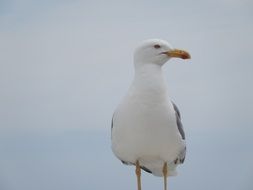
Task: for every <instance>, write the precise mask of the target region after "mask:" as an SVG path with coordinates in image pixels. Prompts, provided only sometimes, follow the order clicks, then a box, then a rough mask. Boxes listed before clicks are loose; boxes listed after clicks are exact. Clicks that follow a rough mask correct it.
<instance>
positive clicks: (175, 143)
mask: <svg viewBox="0 0 253 190" xmlns="http://www.w3.org/2000/svg"><path fill="white" fill-rule="evenodd" d="M125 105H127V106H124V104H123V105H121V106H120V109H118V111H117V112H116V113H115V116H114V121H113V130H112V150H113V152H114V154H115V155H116V156H117V157H118V158H119V159H121V160H123V161H126V162H130V163H135V162H136V161H137V160H139V161H140V164H141V165H142V166H145V167H147V168H148V169H149V170H151V171H152V172H153V173H154V174H156V175H160V174H161V171H162V167H163V164H164V162H167V163H168V164H170V163H173V161H174V160H175V159H176V158H177V156H178V154H179V152H180V151H181V150H182V149H183V147H184V146H185V142H184V141H183V140H182V138H181V136H180V134H179V132H178V129H177V125H176V117H175V112H174V109H173V107H172V105H171V104H170V103H169V102H168V104H166V105H164V104H159V103H156V104H154V105H152V104H139V105H138V106H137V105H136V104H135V103H131V102H128V103H127V104H125Z"/></svg>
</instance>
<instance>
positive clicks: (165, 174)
mask: <svg viewBox="0 0 253 190" xmlns="http://www.w3.org/2000/svg"><path fill="white" fill-rule="evenodd" d="M167 176H168V167H167V162H165V163H164V165H163V181H164V190H167Z"/></svg>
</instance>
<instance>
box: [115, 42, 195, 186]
mask: <svg viewBox="0 0 253 190" xmlns="http://www.w3.org/2000/svg"><path fill="white" fill-rule="evenodd" d="M170 58H181V59H190V58H191V56H190V54H189V53H188V52H186V51H184V50H179V49H174V48H172V46H171V45H170V44H169V43H168V42H167V41H164V40H160V39H149V40H145V41H143V42H142V43H141V44H140V45H139V46H138V47H137V48H136V50H135V52H134V67H135V76H134V80H133V82H132V84H131V86H130V88H129V90H128V92H127V94H126V96H125V97H124V98H123V100H122V101H121V103H120V104H119V105H118V107H117V108H116V110H115V112H114V114H113V118H112V123H111V140H112V143H111V147H112V151H113V153H114V154H115V156H116V157H117V158H118V159H119V160H121V162H122V163H123V164H126V165H134V166H135V173H136V177H137V188H138V190H141V169H142V170H144V171H146V172H149V173H152V174H153V175H154V176H160V177H163V181H164V190H166V189H167V177H168V176H175V175H176V174H177V172H176V167H177V166H178V165H179V164H182V163H183V162H184V160H185V154H186V143H185V133H184V130H183V126H182V123H181V115H180V112H179V109H178V108H177V106H176V104H175V103H173V102H172V101H171V99H170V97H169V91H168V88H167V83H166V79H165V76H164V74H163V71H162V66H163V65H164V64H165V63H166V62H167V61H168V60H169V59H170Z"/></svg>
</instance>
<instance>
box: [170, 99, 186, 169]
mask: <svg viewBox="0 0 253 190" xmlns="http://www.w3.org/2000/svg"><path fill="white" fill-rule="evenodd" d="M172 104H173V107H174V110H175V113H176V121H177V128H178V131H179V133H180V135H181V137H182V139H183V140H185V133H184V128H183V124H182V122H181V115H180V112H179V109H178V107H177V106H176V104H175V103H174V102H172ZM185 155H186V146H185V147H184V149H182V151H181V152H180V153H179V155H178V157H177V159H176V160H175V161H174V163H175V164H182V163H184V160H185Z"/></svg>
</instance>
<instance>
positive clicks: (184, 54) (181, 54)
mask: <svg viewBox="0 0 253 190" xmlns="http://www.w3.org/2000/svg"><path fill="white" fill-rule="evenodd" d="M163 54H166V55H168V56H169V57H178V58H181V59H190V58H191V55H190V54H189V53H188V52H187V51H184V50H180V49H173V50H170V51H166V52H163Z"/></svg>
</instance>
